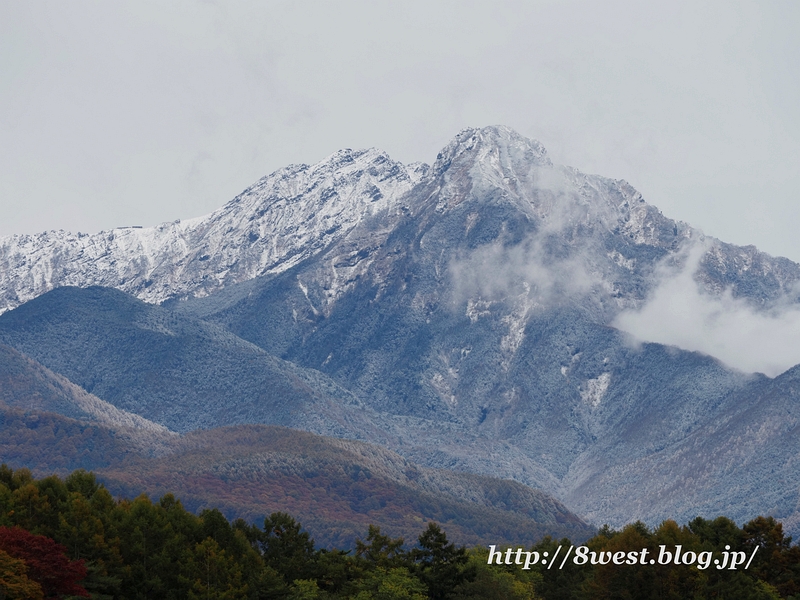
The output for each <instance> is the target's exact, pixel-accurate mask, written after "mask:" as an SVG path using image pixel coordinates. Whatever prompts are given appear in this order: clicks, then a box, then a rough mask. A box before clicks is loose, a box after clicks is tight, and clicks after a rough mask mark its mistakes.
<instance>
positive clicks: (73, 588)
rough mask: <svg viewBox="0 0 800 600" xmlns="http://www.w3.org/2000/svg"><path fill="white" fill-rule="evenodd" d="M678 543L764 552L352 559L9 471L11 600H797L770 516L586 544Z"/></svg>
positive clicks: (792, 557) (369, 547) (382, 539)
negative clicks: (731, 565)
mask: <svg viewBox="0 0 800 600" xmlns="http://www.w3.org/2000/svg"><path fill="white" fill-rule="evenodd" d="M559 544H560V545H561V546H562V548H566V547H567V546H569V545H571V542H570V541H569V540H568V539H563V540H559V541H557V540H553V539H551V538H547V537H546V538H544V539H542V540H540V541H538V542H537V543H536V544H534V545H533V546H532V547H531V548H529V551H531V552H534V551H535V552H538V555H539V556H545V554H544V553H545V552H547V553H548V554H547V556H553V554H554V553H555V551H556V548H557V547H558V545H559ZM678 544H680V545H681V547H682V548H683V551H684V552H694V553H697V554H699V553H700V552H708V551H711V552H715V553H717V554H719V553H720V552H721V551H722V550H723V549H724V548H728V549H729V550H730V551H731V552H733V551H737V552H738V551H744V552H747V553H748V556H750V555H751V554H752V550H753V549H754V548H755V547H758V551H757V552H756V554H755V558H754V559H753V563H752V564H751V565H750V568H749V569H747V570H744V569H737V570H730V569H716V568H707V569H698V568H697V566H696V565H684V564H678V565H676V564H672V563H670V564H663V565H662V564H655V565H636V566H628V565H615V564H614V563H613V562H609V561H605V564H602V562H603V561H587V564H584V565H576V564H574V563H573V562H572V561H568V562H567V563H566V564H565V566H564V568H563V569H557V568H551V569H548V568H547V567H546V566H545V565H543V564H540V563H537V564H535V565H532V568H531V569H529V570H523V569H521V568H520V565H515V564H510V565H506V564H501V565H498V564H487V561H488V557H489V550H488V548H485V547H474V548H471V549H467V548H465V547H463V546H456V545H455V544H453V543H451V542H450V541H449V540H448V539H447V535H446V533H445V532H444V530H443V529H442V527H441V526H439V525H438V524H436V523H428V524H427V526H426V527H425V529H424V530H423V531H422V533H421V534H420V535H419V537H418V538H417V540H416V543H415V544H413V545H408V544H406V543H405V542H404V540H403V539H401V538H396V539H393V538H391V536H388V535H385V534H384V533H383V532H381V530H380V528H378V527H375V526H370V527H369V529H368V530H367V531H366V532H365V535H364V537H363V539H358V540H357V541H356V544H355V547H354V548H352V549H350V550H329V549H320V548H316V547H315V545H314V540H313V539H312V538H311V537H310V535H309V533H308V532H306V531H304V529H303V527H302V526H301V524H300V523H298V522H297V521H296V520H295V519H294V518H292V517H291V516H290V515H288V514H286V513H280V512H278V513H273V514H271V515H269V516H268V517H266V518H265V520H264V523H263V525H259V524H251V523H247V522H245V521H243V520H241V519H237V520H234V521H232V522H231V521H229V520H228V519H227V518H226V517H225V516H224V515H223V514H222V513H221V512H220V511H219V510H216V509H210V510H203V511H202V512H201V513H200V514H199V515H195V514H193V513H191V512H189V511H187V510H186V509H184V507H183V506H182V505H181V503H180V501H179V500H177V499H176V498H175V497H174V496H173V495H171V494H167V495H165V496H163V497H162V498H161V499H160V500H159V501H157V502H154V501H152V500H151V499H150V498H148V497H147V496H145V495H142V496H139V497H138V498H135V499H133V500H129V499H115V498H114V497H113V496H112V495H111V494H110V493H109V492H108V490H106V489H105V488H104V487H103V486H102V485H100V484H99V483H98V482H97V481H96V479H95V476H94V475H93V474H92V473H89V472H86V471H75V472H73V473H72V474H70V475H69V476H67V477H66V478H64V479H61V478H59V477H57V476H50V477H44V478H40V479H35V478H34V477H33V476H32V475H31V473H30V472H29V471H28V470H26V469H18V470H12V469H10V468H8V467H7V466H6V465H2V466H0V599H6V598H8V599H14V598H25V599H42V600H44V599H48V598H70V597H72V598H75V597H87V598H95V599H98V600H101V599H103V600H105V599H108V600H111V599H120V600H123V599H140V598H142V599H143V598H163V599H166V600H170V599H190V600H200V599H231V600H233V599H253V600H256V599H272V598H274V599H294V598H298V599H314V598H319V599H327V598H330V599H336V598H342V599H344V598H353V599H356V600H370V599H376V600H393V599H409V600H424V599H428V598H430V599H434V600H438V599H453V600H458V599H466V598H475V599H478V598H485V599H493V598H498V599H499V598H502V599H508V600H517V599H518V600H529V599H534V598H543V599H546V600H561V599H589V598H591V599H602V598H609V599H611V598H624V599H628V598H630V599H639V598H642V599H650V598H664V599H672V598H675V599H682V598H709V599H710V598H736V599H737V600H747V599H754V600H756V599H771V598H799V599H800V548H799V547H798V546H796V545H792V543H791V538H789V537H787V536H786V535H784V533H783V529H782V525H781V524H780V523H779V522H777V521H775V520H774V519H772V518H770V517H766V518H765V517H759V518H757V519H754V520H753V521H751V522H749V523H747V524H745V525H744V526H742V527H738V526H737V525H736V524H735V523H734V522H733V521H731V520H730V519H727V518H725V517H718V518H717V519H714V520H706V519H701V518H697V519H694V520H693V521H691V522H689V523H688V524H687V525H684V526H679V525H678V524H677V523H675V522H674V521H665V522H664V523H662V524H661V525H659V526H658V527H656V528H653V529H650V528H648V527H647V526H645V525H644V524H642V523H634V524H631V525H628V526H626V527H624V528H623V529H621V530H619V531H616V530H613V529H611V528H609V527H603V528H602V529H601V530H600V531H599V532H598V533H597V535H595V536H594V537H592V538H591V539H590V540H588V541H587V542H585V545H586V546H588V548H589V550H590V551H591V552H594V553H595V556H600V553H602V552H606V553H617V552H620V551H624V552H629V551H641V550H642V549H644V548H648V549H649V551H650V555H651V556H653V555H656V554H657V553H658V549H659V547H660V546H661V545H666V546H668V547H670V548H673V547H675V546H676V545H678ZM609 556H610V554H609ZM502 562H505V561H502ZM512 562H513V561H512Z"/></svg>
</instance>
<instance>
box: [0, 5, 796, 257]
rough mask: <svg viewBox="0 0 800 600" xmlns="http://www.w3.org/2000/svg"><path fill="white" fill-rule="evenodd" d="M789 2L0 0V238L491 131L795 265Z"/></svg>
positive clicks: (140, 219)
mask: <svg viewBox="0 0 800 600" xmlns="http://www.w3.org/2000/svg"><path fill="white" fill-rule="evenodd" d="M798 31H800V2H796V1H787V2H758V3H756V2H730V1H726V2H697V1H691V2H682V1H681V2H679V1H670V2H659V3H655V2H638V1H629V2H623V1H619V2H614V1H604V2H564V1H559V2H555V1H554V2H531V1H527V2H491V3H490V2H467V1H464V0H461V1H457V2H455V1H454V2H435V3H432V2H408V1H406V2H376V1H369V2H366V1H365V2H299V1H292V2H235V3H234V2H189V1H184V2H181V1H175V2H169V3H165V2H147V1H136V2H121V1H117V2H99V1H98V2H85V1H71V2H61V1H54V2H17V1H8V0H0V140H2V143H0V235H5V234H10V233H33V232H36V231H40V230H44V229H51V228H55V229H58V228H63V229H68V230H72V231H84V232H93V231H97V230H100V229H108V228H111V227H115V226H120V225H155V224H157V223H159V222H162V221H168V220H174V219H177V218H189V217H193V216H197V215H200V214H204V213H207V212H210V211H211V210H213V209H215V208H217V207H219V206H221V205H222V204H224V203H225V202H227V201H228V200H230V199H231V198H232V197H233V196H234V195H236V194H237V193H238V192H240V191H241V190H242V189H244V188H245V187H247V186H248V185H249V184H251V183H252V182H253V181H255V180H256V179H258V178H259V177H261V176H262V175H265V174H267V173H269V172H271V171H273V170H275V169H277V168H280V167H282V166H285V165H287V164H290V163H293V162H294V163H298V162H305V163H313V162H316V161H318V160H320V159H322V158H324V157H325V156H326V155H328V154H330V153H331V152H333V151H335V150H337V149H339V148H343V147H365V146H376V147H379V148H382V149H384V150H386V151H387V152H388V153H389V154H390V155H391V156H392V157H394V158H396V159H399V160H402V161H404V162H411V161H417V160H419V161H425V162H432V161H433V160H434V159H435V156H436V153H437V152H438V150H439V149H440V148H441V147H442V146H444V145H445V144H446V143H447V141H448V140H449V139H450V138H451V137H452V136H453V135H455V134H456V133H457V132H458V131H459V130H460V129H462V128H464V127H468V126H483V125H490V124H505V125H509V126H511V127H513V128H515V129H516V130H517V131H519V132H520V133H522V134H524V135H527V136H529V137H534V138H537V139H539V140H540V141H541V142H542V143H543V144H544V145H545V146H546V147H547V148H548V150H549V152H550V154H551V157H552V158H553V160H554V161H556V162H561V163H566V164H570V165H573V166H575V167H578V168H579V169H581V170H583V171H587V172H592V173H600V174H602V175H606V176H609V177H615V178H622V179H626V180H628V181H629V182H630V183H631V184H633V185H634V187H636V188H637V189H638V190H639V191H641V192H642V194H644V196H645V198H646V199H647V200H648V201H649V202H651V203H653V204H656V205H657V206H658V207H659V208H661V209H662V210H663V212H664V213H665V214H667V215H668V216H670V217H672V218H676V219H681V220H684V221H688V222H689V223H691V224H692V225H695V226H697V227H700V228H701V229H703V230H704V231H705V232H706V233H708V234H711V235H714V236H717V237H720V238H722V239H724V240H726V241H731V242H734V243H739V244H747V243H754V244H756V245H757V246H759V247H760V248H761V249H763V250H766V251H768V252H770V253H772V254H782V255H785V256H789V257H790V258H793V259H794V260H798V261H800V235H798V234H797V230H798V225H800V76H798V66H799V65H800V36H798V35H797V32H798Z"/></svg>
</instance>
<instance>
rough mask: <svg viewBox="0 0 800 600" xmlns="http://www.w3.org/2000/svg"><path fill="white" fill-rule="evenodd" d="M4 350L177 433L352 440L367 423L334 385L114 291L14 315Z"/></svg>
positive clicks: (51, 296) (53, 298)
mask: <svg viewBox="0 0 800 600" xmlns="http://www.w3.org/2000/svg"><path fill="white" fill-rule="evenodd" d="M0 341H3V342H4V343H7V344H9V345H11V346H13V347H14V348H16V349H17V350H19V351H21V352H25V353H26V354H28V355H29V356H31V357H33V358H34V359H36V360H37V361H39V362H41V363H42V364H43V365H45V366H47V367H48V368H49V369H52V370H53V371H56V372H58V373H59V374H61V375H64V376H65V377H67V378H69V380H70V381H72V382H75V383H77V384H78V385H80V386H82V387H83V388H84V389H85V390H87V391H89V392H91V393H92V394H94V395H96V396H98V397H100V398H102V399H103V400H105V401H107V402H109V403H111V404H113V405H114V406H115V407H117V408H119V409H121V410H126V411H130V412H134V413H136V414H138V415H141V416H143V417H145V418H147V419H150V420H152V421H155V422H157V423H160V424H162V425H164V426H166V427H169V428H170V429H172V430H174V431H180V432H185V431H190V430H193V429H197V428H209V427H215V426H219V425H225V424H234V423H258V422H261V423H274V424H283V425H296V426H302V427H304V428H306V429H311V430H315V429H318V430H320V431H324V432H327V433H335V434H338V435H351V436H352V435H354V433H353V432H354V431H360V430H362V429H363V427H364V424H365V423H366V422H368V421H367V420H366V418H365V414H366V413H365V411H364V410H363V409H362V408H361V407H360V406H359V402H358V401H357V400H356V399H355V398H354V397H353V396H352V394H350V393H349V392H347V391H346V390H344V389H342V388H341V387H340V386H338V385H336V384H335V383H333V382H332V381H331V380H330V379H329V378H327V377H326V376H324V375H322V374H320V373H318V372H314V371H310V370H307V369H303V368H300V367H297V366H295V365H292V364H291V363H287V362H286V361H282V360H280V359H277V358H275V357H273V356H271V355H270V354H268V353H267V352H265V351H264V350H262V349H260V348H258V347H256V346H254V345H252V344H250V343H248V342H245V341H244V340H242V339H240V338H237V337H236V336H234V335H232V334H230V333H228V332H226V331H224V330H222V329H220V328H219V327H217V326H214V325H210V324H207V323H204V322H202V321H198V320H196V319H192V318H189V317H185V316H180V315H176V314H175V313H173V312H172V311H169V310H166V309H164V308H161V307H158V306H153V305H150V304H146V303H144V302H142V301H140V300H137V299H135V298H132V297H131V296H128V295H127V294H124V293H122V292H119V291H116V290H113V289H109V288H89V289H85V290H84V289H79V288H59V289H56V290H54V291H52V292H50V293H48V294H45V295H44V296H41V297H39V298H37V299H35V300H33V301H31V302H29V303H27V304H25V305H24V306H21V307H19V308H18V309H16V310H14V311H11V312H8V313H5V314H3V315H2V316H0ZM65 414H71V413H70V411H69V410H68V411H67V412H66V413H65Z"/></svg>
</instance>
